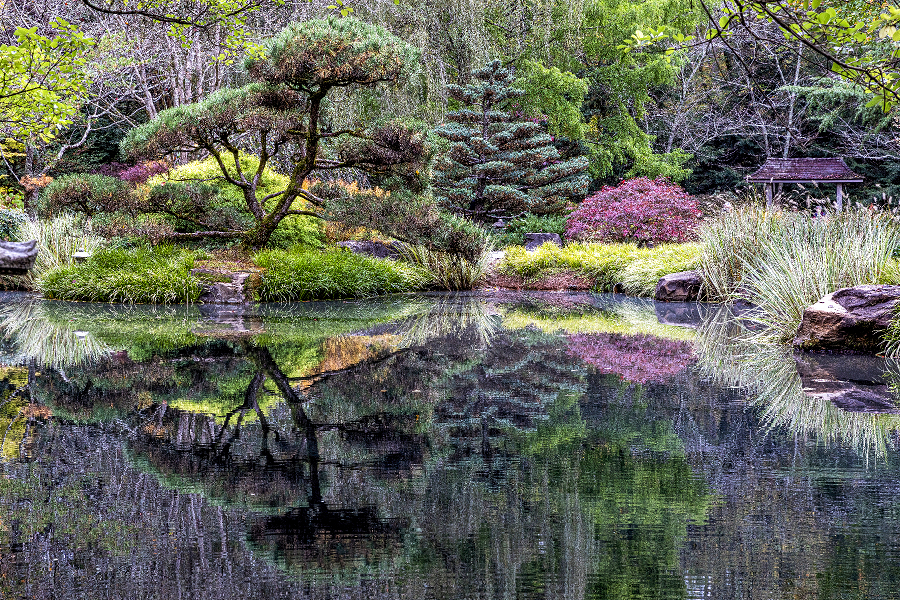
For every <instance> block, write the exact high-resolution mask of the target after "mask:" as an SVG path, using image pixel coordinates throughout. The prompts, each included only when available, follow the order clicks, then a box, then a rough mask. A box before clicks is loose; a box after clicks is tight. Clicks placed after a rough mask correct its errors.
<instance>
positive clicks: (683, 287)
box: [653, 271, 703, 302]
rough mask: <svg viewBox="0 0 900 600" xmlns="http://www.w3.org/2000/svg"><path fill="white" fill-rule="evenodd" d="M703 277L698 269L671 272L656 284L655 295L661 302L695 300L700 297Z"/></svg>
mask: <svg viewBox="0 0 900 600" xmlns="http://www.w3.org/2000/svg"><path fill="white" fill-rule="evenodd" d="M702 286H703V279H702V278H701V277H700V273H698V272H697V271H682V272H680V273H670V274H669V275H666V276H665V277H663V278H662V279H660V280H659V283H657V284H656V293H655V294H654V295H653V297H654V298H655V299H656V300H657V301H659V302H694V301H696V300H699V299H700V288H701V287H702Z"/></svg>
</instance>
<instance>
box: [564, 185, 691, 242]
mask: <svg viewBox="0 0 900 600" xmlns="http://www.w3.org/2000/svg"><path fill="white" fill-rule="evenodd" d="M699 219H700V211H699V210H698V209H697V202H696V200H694V198H693V197H692V196H691V195H690V194H688V193H687V192H685V191H684V190H682V189H681V187H679V186H677V185H675V184H674V183H672V182H670V181H669V180H667V179H664V178H659V179H656V180H653V179H649V178H647V177H637V178H635V179H628V180H626V181H623V182H622V183H621V184H619V186H618V187H610V186H607V187H604V188H603V189H602V190H600V191H599V192H597V193H596V194H594V195H593V196H591V197H589V198H586V199H585V201H584V202H582V203H581V206H579V207H578V208H577V209H575V211H574V212H573V213H572V214H571V215H569V219H568V221H567V223H566V237H567V238H569V239H571V240H587V241H603V242H638V243H639V244H646V243H647V242H687V241H690V240H694V239H696V238H697V226H698V224H699Z"/></svg>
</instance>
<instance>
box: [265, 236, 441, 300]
mask: <svg viewBox="0 0 900 600" xmlns="http://www.w3.org/2000/svg"><path fill="white" fill-rule="evenodd" d="M253 260H254V261H255V262H256V264H257V265H259V266H260V267H263V268H264V269H266V271H265V273H263V275H262V284H261V286H260V288H259V299H260V300H262V301H276V302H279V301H290V300H329V299H334V298H359V297H365V296H376V295H380V294H392V293H397V292H408V291H412V290H416V289H421V288H422V287H423V286H425V285H426V284H427V283H428V282H429V280H430V277H429V276H428V274H427V273H426V272H424V271H422V270H421V269H419V268H416V267H413V266H410V265H406V264H404V263H401V262H395V261H392V260H380V259H376V258H369V257H365V256H358V255H356V254H353V253H351V252H348V251H346V250H343V249H328V250H325V251H321V252H320V251H311V250H309V249H306V248H303V247H297V248H293V249H291V250H265V251H263V252H260V253H258V254H257V255H256V256H254V257H253Z"/></svg>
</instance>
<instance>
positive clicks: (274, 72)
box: [122, 18, 479, 251]
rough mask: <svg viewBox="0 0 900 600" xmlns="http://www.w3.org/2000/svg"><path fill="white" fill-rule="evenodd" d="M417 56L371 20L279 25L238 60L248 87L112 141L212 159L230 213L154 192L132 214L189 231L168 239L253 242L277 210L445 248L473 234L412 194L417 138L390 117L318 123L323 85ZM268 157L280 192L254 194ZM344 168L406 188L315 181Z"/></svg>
mask: <svg viewBox="0 0 900 600" xmlns="http://www.w3.org/2000/svg"><path fill="white" fill-rule="evenodd" d="M419 56H420V52H419V51H418V50H417V49H415V48H413V47H412V46H410V45H409V44H407V43H405V42H404V41H403V40H401V39H400V38H397V37H396V36H394V35H392V34H390V33H388V32H387V31H386V30H384V29H383V28H381V27H378V26H375V25H370V24H366V23H362V22H359V21H356V20H354V19H349V18H341V19H337V18H332V19H328V20H312V21H305V22H302V23H294V24H291V25H289V26H288V27H287V28H286V29H285V30H284V31H282V32H281V33H280V34H278V35H276V36H275V37H274V38H272V39H271V40H269V41H268V42H267V43H266V44H265V45H264V51H263V54H262V56H261V57H252V58H249V59H248V60H246V61H245V68H246V71H247V73H248V74H249V76H250V78H251V80H252V82H251V83H249V84H248V85H245V86H244V87H241V88H238V89H224V90H221V91H219V92H216V93H214V94H212V95H210V96H209V97H207V98H206V99H205V100H203V101H201V102H198V103H196V104H189V105H184V106H179V107H176V108H172V109H169V110H165V111H163V112H161V113H160V114H159V115H158V116H157V117H156V118H154V119H153V120H152V121H150V122H149V123H147V124H145V125H142V126H140V127H137V128H135V129H133V130H131V131H130V132H129V134H128V135H127V137H126V138H125V140H124V141H123V143H122V150H123V152H124V153H126V154H130V155H131V156H133V157H135V158H141V159H150V158H159V157H161V156H164V155H174V154H175V153H179V152H182V153H183V152H189V153H196V154H199V155H201V156H202V155H210V156H212V157H214V158H215V160H216V162H217V163H218V165H219V167H220V169H221V178H222V179H223V180H225V181H227V182H228V183H229V184H231V185H234V186H236V187H237V188H239V189H240V191H241V195H242V196H243V199H244V202H243V204H244V206H243V207H241V209H242V211H243V215H242V217H241V219H239V220H232V221H228V220H227V219H226V218H225V217H224V216H223V214H224V213H223V211H219V212H218V213H217V212H216V211H214V210H209V207H199V208H198V203H197V201H184V200H183V199H182V200H179V199H178V198H174V199H168V198H167V197H165V196H158V197H153V198H151V200H150V202H156V204H154V205H152V206H145V207H143V209H144V212H155V213H162V214H168V215H170V216H173V217H176V218H178V219H180V220H181V222H187V223H190V224H191V225H192V231H187V232H174V233H171V234H170V236H169V237H172V238H175V239H178V238H203V237H217V238H233V239H239V240H242V241H244V242H245V243H246V244H248V245H250V246H252V247H261V246H264V245H265V244H266V243H267V242H268V240H269V238H270V236H271V235H272V232H273V231H275V229H276V228H277V227H278V224H279V223H280V222H281V221H282V220H283V219H284V218H285V217H286V216H288V215H312V216H315V217H319V218H323V219H330V220H335V219H338V220H345V219H346V220H349V221H355V222H352V223H350V224H351V225H359V224H365V225H366V226H369V227H372V228H376V229H379V230H381V231H382V232H384V233H386V234H388V235H393V236H394V237H397V238H398V239H406V240H409V238H410V236H413V235H414V236H418V238H419V239H416V240H415V241H420V239H421V238H427V239H429V240H431V239H436V240H439V241H440V242H441V243H443V244H444V246H445V247H446V249H449V250H451V251H452V250H454V249H455V247H461V246H465V245H466V243H467V242H473V238H476V237H479V232H474V233H473V232H471V231H459V229H460V227H459V222H458V221H454V220H453V219H451V218H449V217H448V215H443V214H440V213H439V211H436V210H434V208H433V207H431V206H427V205H426V204H427V203H425V202H424V201H423V198H424V197H423V196H421V195H420V196H415V195H414V194H415V193H416V192H419V191H421V190H423V189H424V181H423V180H422V176H421V175H420V173H425V172H427V169H426V168H425V163H426V162H427V161H428V160H429V152H428V146H427V144H426V143H425V139H424V136H423V135H422V134H420V133H418V132H416V131H413V130H411V129H409V128H407V127H405V126H404V125H402V124H400V123H388V124H386V125H380V126H370V127H365V126H364V125H363V124H361V125H360V126H359V127H354V128H347V129H340V130H335V129H332V128H329V127H328V126H327V125H326V124H325V123H326V122H327V121H328V119H327V111H326V106H327V105H326V100H327V97H328V94H329V93H330V92H331V91H332V90H334V89H335V88H346V87H349V88H360V87H374V86H377V85H379V84H382V83H396V82H398V81H400V79H401V77H402V76H403V74H404V73H405V72H406V71H408V70H409V69H412V68H413V66H414V65H415V63H416V62H417V61H418V59H419ZM246 150H249V151H251V152H253V153H255V154H257V155H258V156H259V162H258V168H256V169H253V170H252V171H251V172H248V171H247V170H245V169H242V164H241V161H240V160H239V156H240V154H241V151H246ZM276 157H280V158H281V164H282V165H284V164H287V165H288V166H289V173H288V174H289V178H290V182H289V184H288V185H287V187H286V189H284V190H281V191H278V192H275V193H269V194H267V195H263V194H262V193H261V192H260V189H261V187H262V186H261V185H260V181H261V178H262V175H263V173H264V172H265V169H266V167H267V166H269V164H270V162H271V161H273V160H274V159H275V158H276ZM350 168H352V169H357V170H360V171H364V172H366V173H368V174H370V175H373V176H377V177H380V178H381V179H382V180H384V179H386V178H393V181H395V182H396V183H397V186H396V187H398V188H402V190H403V191H405V192H406V193H407V197H406V201H404V197H403V194H402V193H395V194H385V193H383V192H381V191H380V190H377V192H378V193H375V192H376V191H375V190H359V189H358V187H356V186H355V185H347V184H342V185H338V184H335V183H322V182H329V181H332V182H333V181H334V179H335V175H329V173H332V174H334V173H335V172H337V173H341V172H344V173H346V172H347V171H346V169H350ZM409 192H412V193H413V195H412V196H411V197H410V195H409ZM360 221H362V222H360ZM248 222H249V223H250V225H249V226H247V225H246V223H248ZM448 230H452V231H449V232H448Z"/></svg>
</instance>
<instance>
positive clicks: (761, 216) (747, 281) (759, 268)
mask: <svg viewBox="0 0 900 600" xmlns="http://www.w3.org/2000/svg"><path fill="white" fill-rule="evenodd" d="M898 243H900V228H898V226H897V224H896V223H895V222H894V221H892V220H891V218H890V216H889V215H887V214H884V213H877V212H871V211H869V210H867V209H859V210H848V211H845V212H843V213H840V214H827V215H825V216H823V217H820V218H814V217H811V216H810V215H808V214H803V213H782V212H767V211H764V210H761V209H743V210H737V211H732V212H730V213H726V214H724V215H722V216H721V217H720V218H719V219H717V220H716V221H714V222H712V223H710V224H707V225H706V226H705V227H704V228H703V232H702V245H703V254H702V257H701V263H700V271H701V275H702V276H703V278H704V285H705V286H706V288H707V292H708V294H709V295H710V296H711V297H712V299H714V300H725V301H727V300H731V299H734V298H736V297H738V296H742V297H744V298H746V299H747V300H749V301H750V302H751V303H753V304H755V305H756V306H758V307H759V313H758V320H760V321H761V322H763V323H765V324H766V325H768V326H769V328H770V330H769V331H770V332H771V333H773V334H774V335H776V336H777V337H778V338H780V339H788V338H790V337H792V336H793V334H794V333H795V332H796V330H797V326H798V325H799V324H800V317H801V316H802V314H803V310H804V309H805V308H806V307H807V306H809V305H811V304H813V303H815V302H817V301H818V300H819V299H820V298H822V297H823V296H825V295H826V294H829V293H831V292H833V291H835V290H838V289H840V288H843V287H850V286H854V285H861V284H866V283H875V282H878V281H880V280H882V279H883V275H882V272H883V269H884V268H885V266H886V265H889V259H890V257H891V255H892V253H893V251H894V249H895V248H896V247H897V245H898Z"/></svg>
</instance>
